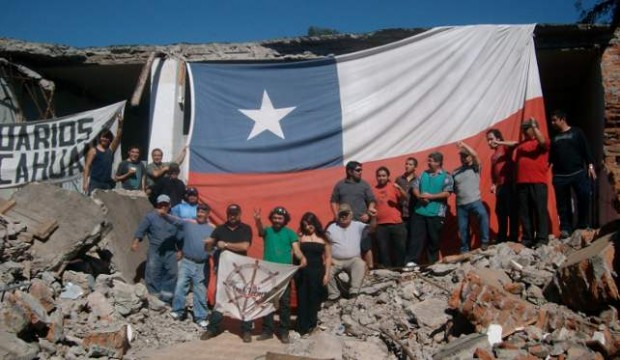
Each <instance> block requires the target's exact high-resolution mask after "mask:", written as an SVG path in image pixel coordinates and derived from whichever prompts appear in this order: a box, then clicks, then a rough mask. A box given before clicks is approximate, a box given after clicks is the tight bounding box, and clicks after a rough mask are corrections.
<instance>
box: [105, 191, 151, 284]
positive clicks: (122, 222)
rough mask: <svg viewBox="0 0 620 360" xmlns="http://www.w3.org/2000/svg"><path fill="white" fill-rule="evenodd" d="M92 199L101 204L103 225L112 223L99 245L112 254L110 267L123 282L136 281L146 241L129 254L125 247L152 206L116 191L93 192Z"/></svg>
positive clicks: (145, 200)
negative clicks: (116, 271)
mask: <svg viewBox="0 0 620 360" xmlns="http://www.w3.org/2000/svg"><path fill="white" fill-rule="evenodd" d="M93 197H94V198H95V199H97V200H98V201H99V202H101V203H102V204H103V206H104V208H105V210H106V211H105V220H106V222H109V223H111V224H114V227H113V228H112V229H111V230H110V231H109V232H108V234H107V235H106V236H105V239H104V240H103V241H102V244H101V246H102V247H105V248H106V249H108V250H110V251H111V252H112V253H113V254H114V256H113V257H112V265H113V267H114V268H115V269H116V270H118V272H119V273H120V274H121V275H122V277H123V279H125V281H126V282H128V283H130V284H134V283H137V282H139V281H140V279H141V278H143V276H144V274H143V273H144V268H143V263H144V260H145V259H146V254H147V251H148V241H143V242H142V244H141V245H140V249H139V250H138V251H137V252H132V251H129V246H130V245H131V239H133V234H134V232H135V231H136V228H137V227H138V225H139V224H140V221H142V218H143V217H144V215H145V214H146V213H147V212H149V211H151V210H153V206H152V205H151V203H150V202H149V201H148V199H147V198H146V197H145V196H129V195H127V194H123V193H121V192H116V191H97V192H95V193H94V194H93Z"/></svg>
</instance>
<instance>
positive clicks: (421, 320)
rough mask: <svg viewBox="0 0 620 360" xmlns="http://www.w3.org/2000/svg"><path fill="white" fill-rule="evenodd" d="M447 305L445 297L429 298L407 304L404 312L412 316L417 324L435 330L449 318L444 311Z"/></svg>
mask: <svg viewBox="0 0 620 360" xmlns="http://www.w3.org/2000/svg"><path fill="white" fill-rule="evenodd" d="M447 307H448V302H447V301H446V300H445V299H438V298H430V299H426V300H424V301H421V302H417V303H414V304H411V305H409V306H408V307H407V308H406V309H405V312H406V313H407V314H408V315H410V316H411V317H413V318H414V319H415V321H416V322H417V323H418V325H420V326H422V327H428V328H430V329H431V330H435V329H437V328H438V327H440V326H442V325H444V324H445V323H446V322H447V321H448V320H449V319H450V316H449V315H448V314H446V311H445V310H446V308H447Z"/></svg>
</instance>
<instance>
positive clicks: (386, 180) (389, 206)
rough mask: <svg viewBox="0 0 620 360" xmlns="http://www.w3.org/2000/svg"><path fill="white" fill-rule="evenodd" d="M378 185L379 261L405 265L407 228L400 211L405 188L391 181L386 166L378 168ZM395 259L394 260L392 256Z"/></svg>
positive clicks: (382, 263)
mask: <svg viewBox="0 0 620 360" xmlns="http://www.w3.org/2000/svg"><path fill="white" fill-rule="evenodd" d="M376 176H377V185H376V186H375V187H374V188H373V193H374V194H375V200H376V209H377V230H376V237H377V245H378V249H379V262H380V263H381V265H382V266H383V267H386V268H390V267H393V266H397V267H403V266H405V253H406V250H407V229H406V228H405V225H404V224H403V218H402V214H401V212H400V206H401V203H402V201H401V199H404V198H406V197H407V193H406V192H405V190H404V189H403V188H402V187H400V186H399V185H398V184H396V183H393V182H391V181H390V170H388V168H386V167H385V166H381V167H380V168H378V169H377V172H376ZM392 254H393V255H394V259H393V260H392V256H391V255H392Z"/></svg>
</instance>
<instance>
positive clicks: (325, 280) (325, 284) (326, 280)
mask: <svg viewBox="0 0 620 360" xmlns="http://www.w3.org/2000/svg"><path fill="white" fill-rule="evenodd" d="M327 284H329V274H327V273H325V275H324V276H323V286H327Z"/></svg>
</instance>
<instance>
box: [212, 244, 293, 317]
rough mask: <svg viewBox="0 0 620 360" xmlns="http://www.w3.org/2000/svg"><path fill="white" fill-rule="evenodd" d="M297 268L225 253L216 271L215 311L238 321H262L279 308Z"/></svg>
mask: <svg viewBox="0 0 620 360" xmlns="http://www.w3.org/2000/svg"><path fill="white" fill-rule="evenodd" d="M296 271H297V266H294V265H286V264H277V263H272V262H268V261H263V260H258V259H253V258H250V257H247V256H242V255H238V254H235V253H233V252H231V251H224V252H222V254H221V256H220V261H219V265H218V270H217V295H216V297H215V310H217V311H219V312H221V313H223V314H226V315H228V316H230V317H233V318H235V319H239V320H245V321H250V320H254V319H257V318H261V317H263V316H265V315H268V314H270V313H272V312H274V311H275V310H276V309H277V306H278V301H279V300H280V296H282V293H284V290H286V287H287V286H288V284H289V282H290V280H291V277H293V275H294V274H295V272H296Z"/></svg>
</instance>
